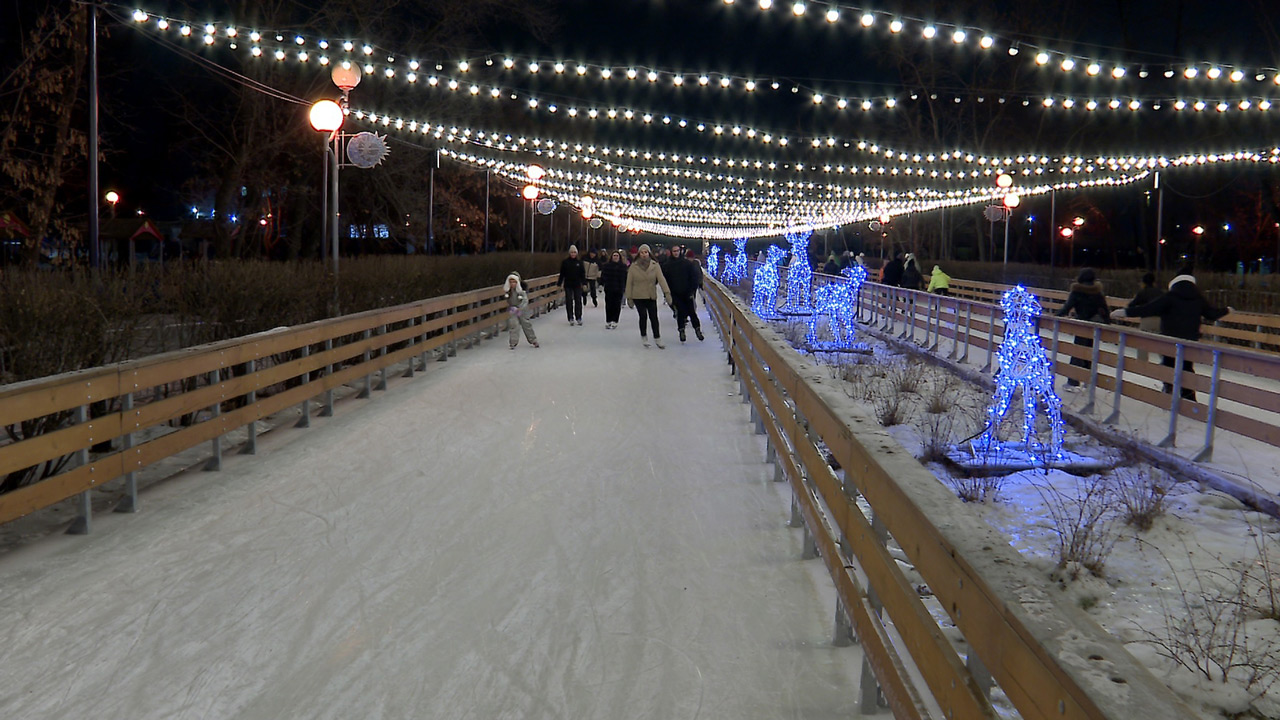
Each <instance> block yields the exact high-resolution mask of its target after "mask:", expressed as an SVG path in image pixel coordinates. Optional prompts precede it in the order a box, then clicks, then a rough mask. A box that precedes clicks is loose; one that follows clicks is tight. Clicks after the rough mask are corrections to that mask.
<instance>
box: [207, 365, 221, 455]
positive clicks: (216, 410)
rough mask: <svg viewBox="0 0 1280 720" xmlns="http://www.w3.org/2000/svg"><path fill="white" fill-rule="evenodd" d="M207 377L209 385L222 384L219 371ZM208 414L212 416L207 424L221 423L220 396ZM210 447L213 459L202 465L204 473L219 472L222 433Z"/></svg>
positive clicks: (214, 439)
mask: <svg viewBox="0 0 1280 720" xmlns="http://www.w3.org/2000/svg"><path fill="white" fill-rule="evenodd" d="M209 377H210V378H211V381H210V384H211V385H212V384H217V385H221V384H222V371H221V370H213V371H212V372H210V373H209ZM210 412H211V413H212V416H211V417H210V418H209V420H208V421H207V422H216V423H221V422H222V419H221V418H222V398H221V396H219V399H218V400H215V401H214V402H213V407H212V408H210ZM210 446H211V448H212V452H213V457H211V458H209V461H208V462H206V463H205V464H204V469H205V471H213V470H221V469H222V433H218V434H217V435H216V436H215V437H214V438H213V440H212V441H211V442H210Z"/></svg>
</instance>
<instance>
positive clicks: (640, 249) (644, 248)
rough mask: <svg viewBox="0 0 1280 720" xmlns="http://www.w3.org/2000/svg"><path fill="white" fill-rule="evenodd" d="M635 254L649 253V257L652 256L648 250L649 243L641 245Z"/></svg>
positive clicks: (651, 252)
mask: <svg viewBox="0 0 1280 720" xmlns="http://www.w3.org/2000/svg"><path fill="white" fill-rule="evenodd" d="M636 252H637V253H642V252H647V253H649V254H650V255H652V254H653V251H652V250H650V249H649V243H645V244H643V245H641V246H640V247H639V248H637V249H636Z"/></svg>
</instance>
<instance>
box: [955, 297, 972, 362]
mask: <svg viewBox="0 0 1280 720" xmlns="http://www.w3.org/2000/svg"><path fill="white" fill-rule="evenodd" d="M972 340H973V301H972V300H967V301H965V309H964V354H963V355H961V356H960V359H959V360H958V361H957V362H962V363H967V362H969V348H970V347H972V346H973V343H972Z"/></svg>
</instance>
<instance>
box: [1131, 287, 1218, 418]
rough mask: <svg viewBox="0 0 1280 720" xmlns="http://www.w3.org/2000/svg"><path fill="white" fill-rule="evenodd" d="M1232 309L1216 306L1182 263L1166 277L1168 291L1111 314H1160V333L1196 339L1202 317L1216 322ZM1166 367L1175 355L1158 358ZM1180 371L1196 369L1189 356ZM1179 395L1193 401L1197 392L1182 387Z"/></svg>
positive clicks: (1174, 364) (1168, 389)
mask: <svg viewBox="0 0 1280 720" xmlns="http://www.w3.org/2000/svg"><path fill="white" fill-rule="evenodd" d="M1232 312H1234V311H1233V310H1232V309H1231V308H1229V307H1228V308H1216V307H1214V306H1213V305H1212V304H1211V303H1210V302H1209V301H1208V300H1207V299H1206V298H1205V296H1204V295H1202V294H1201V293H1200V289H1199V288H1197V287H1196V277H1195V275H1192V274H1191V268H1187V267H1184V268H1182V269H1181V270H1179V271H1178V276H1177V277H1175V278H1174V279H1173V280H1171V281H1169V291H1168V292H1166V293H1163V294H1161V295H1160V297H1158V298H1156V299H1155V300H1152V301H1151V302H1149V303H1147V304H1145V305H1133V304H1130V305H1129V307H1127V308H1120V309H1118V310H1116V311H1115V312H1113V313H1111V317H1112V318H1113V319H1115V320H1119V319H1120V318H1122V317H1140V318H1146V317H1158V318H1160V334H1161V335H1168V336H1169V337H1174V338H1178V339H1180V340H1191V341H1193V342H1194V341H1197V340H1199V339H1200V323H1201V321H1203V320H1208V321H1209V322H1215V321H1217V320H1220V319H1222V318H1223V317H1225V316H1227V315H1229V314H1231V313H1232ZM1160 364H1161V365H1164V366H1165V367H1170V368H1172V367H1177V358H1176V357H1172V356H1169V355H1165V356H1164V359H1163V360H1161V363H1160ZM1182 372H1184V373H1195V364H1194V363H1192V362H1191V361H1190V360H1183V361H1182ZM1164 391H1165V392H1167V393H1172V392H1173V385H1172V384H1170V383H1165V384H1164ZM1182 398H1183V399H1184V400H1190V401H1192V402H1195V399H1196V392H1195V391H1194V390H1192V389H1190V388H1187V387H1185V386H1184V387H1183V388H1182Z"/></svg>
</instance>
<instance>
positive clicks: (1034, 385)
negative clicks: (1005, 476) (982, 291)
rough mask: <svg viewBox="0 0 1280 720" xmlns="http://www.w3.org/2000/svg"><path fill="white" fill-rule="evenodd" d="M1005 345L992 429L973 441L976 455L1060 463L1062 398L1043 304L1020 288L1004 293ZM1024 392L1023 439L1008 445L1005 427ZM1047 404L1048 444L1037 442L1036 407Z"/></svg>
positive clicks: (990, 417) (991, 459) (990, 412)
mask: <svg viewBox="0 0 1280 720" xmlns="http://www.w3.org/2000/svg"><path fill="white" fill-rule="evenodd" d="M1000 306H1001V307H1002V308H1003V309H1004V342H1002V343H1001V344H1000V353H999V358H1000V373H999V375H997V376H996V394H995V398H994V402H993V403H992V404H991V407H989V408H987V421H988V425H987V429H986V430H985V431H984V432H983V433H982V435H981V436H980V437H978V439H977V440H975V441H974V442H973V454H974V456H975V457H976V458H977V459H979V460H983V461H986V462H988V463H995V464H1006V463H1008V462H1014V463H1015V464H1027V463H1029V464H1032V465H1035V464H1037V461H1038V464H1041V465H1050V464H1052V465H1057V464H1060V461H1062V460H1064V458H1063V456H1062V434H1063V427H1062V399H1061V398H1059V397H1058V395H1057V393H1055V392H1054V390H1053V366H1052V365H1051V364H1050V363H1049V358H1048V356H1047V355H1046V353H1045V350H1044V347H1043V346H1041V344H1040V333H1039V332H1038V331H1037V330H1036V318H1038V317H1039V316H1040V312H1041V309H1040V301H1039V300H1037V299H1036V296H1034V295H1032V294H1031V293H1029V292H1027V290H1026V288H1024V287H1022V286H1021V285H1019V286H1018V287H1015V288H1013V289H1012V290H1009V291H1008V292H1006V293H1005V294H1004V297H1003V299H1002V300H1001V301H1000ZM1019 391H1021V392H1022V409H1023V413H1022V439H1021V440H1020V441H1017V442H1009V443H1003V442H1001V441H1000V439H999V431H1000V427H1001V424H1002V423H1003V422H1004V420H1005V417H1006V416H1007V415H1008V413H1009V409H1010V408H1011V406H1012V404H1013V401H1014V397H1015V396H1016V395H1017V394H1018V392H1019ZM1041 406H1043V408H1044V412H1045V414H1046V415H1047V416H1048V424H1049V431H1050V438H1049V442H1048V443H1047V444H1045V443H1041V442H1038V441H1037V439H1036V419H1037V412H1036V410H1037V408H1038V407H1041Z"/></svg>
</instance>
